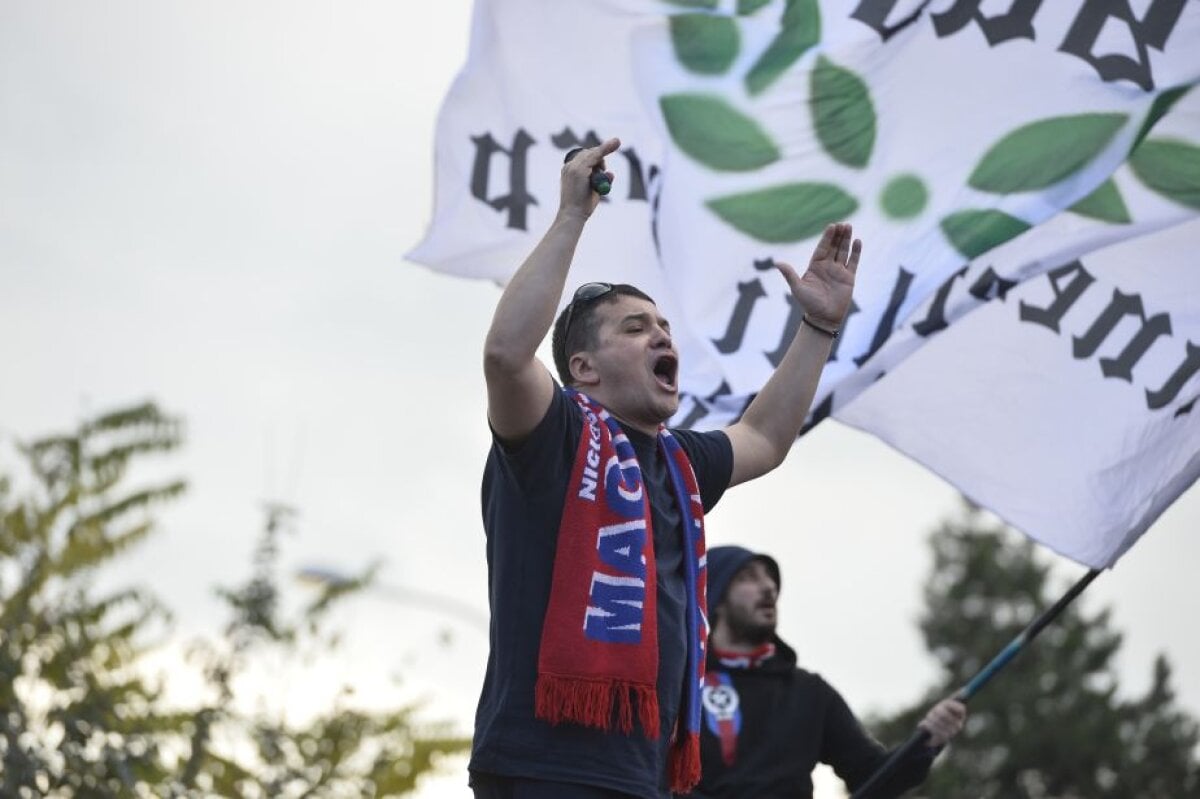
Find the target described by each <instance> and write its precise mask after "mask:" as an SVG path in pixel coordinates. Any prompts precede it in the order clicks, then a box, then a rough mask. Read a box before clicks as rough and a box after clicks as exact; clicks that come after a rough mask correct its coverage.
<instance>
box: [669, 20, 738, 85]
mask: <svg viewBox="0 0 1200 799" xmlns="http://www.w3.org/2000/svg"><path fill="white" fill-rule="evenodd" d="M671 44H672V45H673V46H674V48H675V57H676V58H677V59H679V63H680V64H683V66H684V67H685V68H686V69H688V70H690V71H692V72H695V73H697V74H700V75H720V74H722V73H723V72H725V71H726V70H727V69H729V65H730V64H732V63H733V59H735V58H736V57H737V53H738V29H737V23H736V22H735V21H734V20H733V19H732V18H730V17H722V16H717V15H713V14H674V15H672V16H671Z"/></svg>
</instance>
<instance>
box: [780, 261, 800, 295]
mask: <svg viewBox="0 0 1200 799" xmlns="http://www.w3.org/2000/svg"><path fill="white" fill-rule="evenodd" d="M775 268H776V269H778V270H779V274H781V275H783V279H784V280H786V281H787V284H788V288H789V289H791V291H792V293H793V294H795V293H796V288H797V286H798V285H799V284H800V275H798V274H796V270H795V269H794V268H793V267H792V265H791V264H785V263H784V262H783V261H776V262H775Z"/></svg>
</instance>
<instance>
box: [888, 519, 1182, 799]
mask: <svg viewBox="0 0 1200 799" xmlns="http://www.w3.org/2000/svg"><path fill="white" fill-rule="evenodd" d="M930 542H931V546H932V549H933V560H934V562H933V569H932V572H931V574H930V577H929V580H928V582H927V584H926V588H925V611H924V613H923V615H922V617H921V620H920V628H921V632H922V634H923V636H924V639H925V645H926V647H927V648H928V650H929V652H930V653H931V654H932V655H933V657H934V659H935V660H936V661H937V663H938V666H939V669H940V676H939V678H938V679H937V682H936V685H934V686H932V687H931V688H930V689H929V690H928V691H926V692H925V694H924V696H922V697H921V698H920V699H918V700H917V701H916V702H915V703H913V705H912V706H911V707H909V708H907V709H905V710H903V711H901V712H899V713H897V714H896V715H895V716H892V717H889V718H885V719H879V720H877V721H876V722H875V723H874V724H873V725H872V728H873V732H874V733H875V734H876V735H877V736H878V737H879V739H880V740H885V741H899V740H904V739H905V738H907V737H908V735H909V734H910V733H911V732H912V731H913V730H914V729H915V727H916V724H917V722H918V721H919V720H920V718H921V716H922V714H923V713H924V712H925V710H926V709H927V708H928V707H929V706H930V705H931V704H932V703H933V702H935V701H937V700H938V699H940V698H941V697H944V696H947V695H949V694H950V693H952V692H953V691H955V690H957V689H958V688H960V687H961V686H963V685H965V684H966V683H967V682H968V681H969V680H970V679H971V677H973V676H974V675H975V674H976V673H977V672H978V671H979V670H980V669H981V668H982V667H983V666H984V665H986V664H987V663H988V661H990V660H991V658H992V657H993V656H994V655H995V654H997V653H998V652H999V651H1000V650H1001V649H1002V648H1003V647H1004V646H1005V645H1006V644H1007V643H1008V642H1009V641H1011V640H1012V639H1013V638H1014V637H1015V636H1016V635H1017V634H1018V633H1019V632H1020V631H1021V630H1022V629H1023V628H1024V627H1025V626H1026V625H1027V624H1028V623H1029V622H1030V621H1032V620H1033V619H1034V618H1035V617H1036V616H1037V614H1039V613H1040V612H1041V611H1043V610H1044V609H1046V608H1047V607H1049V606H1050V605H1052V604H1053V603H1054V601H1055V600H1057V598H1058V597H1059V596H1061V594H1062V593H1063V592H1064V591H1065V590H1066V588H1067V585H1068V584H1067V583H1064V584H1062V585H1058V584H1057V582H1058V581H1057V580H1052V576H1051V569H1050V566H1049V565H1048V563H1047V561H1046V559H1045V558H1043V557H1042V556H1040V554H1039V553H1038V552H1037V550H1036V548H1035V546H1034V544H1032V543H1031V542H1030V541H1029V540H1028V539H1026V538H1025V537H1023V536H1020V535H1019V534H1017V533H1016V532H1014V531H1013V530H1011V529H1010V528H1007V527H1005V526H1004V525H1003V524H1001V523H999V522H997V521H996V520H995V519H994V517H991V516H990V515H989V514H986V513H985V512H983V511H981V510H979V509H978V508H975V507H969V506H968V507H966V508H965V510H964V511H963V512H962V513H961V514H960V515H959V517H958V518H955V519H951V520H948V521H946V522H944V523H943V524H942V525H941V526H940V528H939V529H938V530H936V531H935V532H934V534H933V535H932V536H931V539H930ZM1085 605H1086V594H1084V595H1083V596H1082V597H1080V598H1078V599H1076V600H1075V602H1074V603H1072V604H1071V605H1069V606H1068V607H1067V608H1066V610H1064V611H1063V613H1062V614H1061V615H1059V616H1058V617H1057V618H1056V619H1055V620H1054V621H1053V622H1052V623H1051V624H1050V625H1049V626H1048V627H1046V628H1045V629H1044V630H1043V631H1042V633H1041V634H1040V635H1039V637H1038V638H1037V639H1036V640H1035V641H1034V642H1033V643H1032V644H1030V646H1029V648H1028V650H1027V651H1025V652H1023V653H1021V654H1020V655H1018V656H1017V657H1016V658H1015V659H1014V660H1013V661H1012V662H1011V663H1009V665H1008V666H1007V667H1006V668H1005V669H1004V670H1003V671H1002V672H1000V673H999V674H998V675H997V676H996V677H995V678H994V679H993V680H992V681H991V682H989V683H988V685H987V686H986V687H985V688H984V689H983V690H982V691H981V692H980V693H978V694H977V695H976V696H975V697H974V698H972V700H971V702H970V717H969V719H968V722H967V727H966V729H965V731H964V732H963V734H962V735H961V736H959V738H957V739H956V740H955V741H954V742H953V743H952V744H951V748H950V751H948V752H947V753H946V754H945V755H944V756H943V757H942V758H941V761H940V762H939V763H938V764H937V765H936V766H935V767H934V769H933V771H932V772H931V774H930V776H929V779H928V780H927V781H926V782H925V784H924V785H923V786H922V787H921V788H920V789H918V793H919V795H921V796H928V797H933V798H934V799H941V797H946V798H947V799H949V797H956V798H957V797H963V796H971V797H981V799H991V798H992V797H995V798H996V799H999V798H1000V797H1004V799H1187V798H1188V797H1200V762H1198V761H1197V757H1196V750H1197V744H1198V743H1200V725H1197V722H1196V721H1195V720H1194V719H1192V718H1190V717H1189V716H1188V715H1187V714H1186V713H1185V712H1183V711H1182V710H1181V709H1179V708H1178V706H1177V705H1176V703H1175V697H1174V693H1173V691H1172V689H1171V685H1170V682H1171V680H1170V677H1171V670H1170V667H1169V666H1168V664H1167V661H1166V659H1165V658H1164V657H1162V656H1159V657H1158V658H1157V660H1156V661H1155V664H1154V671H1153V675H1152V684H1151V687H1150V689H1149V690H1148V691H1147V693H1146V695H1145V696H1144V697H1142V698H1140V699H1134V700H1128V699H1123V698H1121V697H1120V696H1118V681H1117V675H1116V671H1115V667H1114V663H1113V657H1114V655H1115V654H1116V653H1117V651H1118V650H1119V648H1120V646H1121V634H1120V633H1118V632H1116V631H1114V630H1113V629H1112V627H1111V623H1110V613H1109V611H1108V610H1107V609H1104V610H1100V611H1097V612H1095V613H1088V612H1087V611H1086V610H1085V609H1084V607H1085Z"/></svg>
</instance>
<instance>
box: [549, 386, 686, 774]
mask: <svg viewBox="0 0 1200 799" xmlns="http://www.w3.org/2000/svg"><path fill="white" fill-rule="evenodd" d="M565 390H566V391H567V394H568V395H569V396H570V397H571V398H572V399H573V400H574V401H575V402H576V403H578V404H579V407H580V408H581V409H582V411H583V419H584V422H583V435H582V436H581V437H580V441H579V449H578V450H577V451H576V454H575V464H574V467H573V468H572V470H571V480H570V482H569V483H568V486H567V496H566V501H565V502H564V504H563V515H562V521H561V522H560V523H559V530H558V544H557V550H556V552H555V556H554V576H553V582H552V583H551V588H550V601H549V604H548V606H547V608H546V617H545V620H544V622H543V626H542V641H541V648H540V650H539V651H538V678H537V688H536V699H535V703H536V704H535V708H534V714H535V715H536V716H537V717H538V718H540V719H543V720H545V721H548V722H550V723H551V724H559V723H562V722H573V723H575V724H583V725H586V726H589V727H596V728H598V729H603V730H620V731H621V732H622V733H624V734H626V735H628V734H630V733H632V732H633V718H634V716H635V715H636V716H637V719H638V723H639V725H640V727H641V730H642V733H643V734H645V735H646V736H647V737H648V738H658V737H659V735H660V734H661V731H660V730H659V721H658V692H657V681H658V623H657V618H658V617H657V615H656V613H657V602H656V599H657V593H656V592H657V584H656V579H655V575H656V572H655V564H654V531H653V527H652V522H651V514H650V500H649V497H648V496H647V494H646V490H645V486H644V484H643V482H642V472H641V468H640V467H639V466H638V461H637V455H636V454H635V452H634V449H633V445H632V444H631V443H630V441H629V439H628V437H627V436H626V435H625V433H624V431H622V430H621V426H620V425H619V424H618V423H617V420H616V419H615V418H613V416H612V415H611V414H609V412H608V411H607V410H605V409H604V407H603V406H601V405H599V404H598V403H596V402H594V401H593V400H591V399H590V398H589V397H587V396H586V395H584V394H582V393H580V392H578V391H575V390H573V389H565ZM658 446H659V449H660V451H662V452H663V454H664V456H665V458H664V460H665V462H666V465H667V471H668V473H669V474H670V477H671V486H672V488H673V489H674V491H675V497H676V501H677V503H678V505H679V511H680V515H681V517H682V521H683V525H682V526H683V530H684V536H683V553H684V557H683V562H684V579H685V581H686V586H687V596H688V605H687V609H686V617H687V618H686V620H685V624H686V630H687V639H688V642H689V645H688V653H687V667H686V670H685V672H684V674H685V679H686V680H687V684H686V686H685V690H684V692H683V707H682V708H680V713H679V721H678V724H677V728H676V729H675V730H673V731H672V739H671V747H670V752H669V754H668V762H667V769H668V773H669V779H670V787H671V790H672V791H674V792H676V793H686V792H687V791H689V790H690V789H691V788H692V787H694V786H695V785H696V784H697V783H698V782H699V781H700V686H701V685H702V683H703V681H704V661H705V657H706V652H705V646H706V642H707V639H708V619H707V618H706V617H705V614H704V608H705V607H706V599H705V557H704V508H703V505H702V504H701V500H700V489H699V486H698V484H697V482H696V475H695V473H694V472H693V471H692V465H691V463H690V462H689V461H688V458H687V454H686V453H684V451H683V449H682V448H681V447H680V446H679V442H678V441H676V440H675V438H674V437H673V436H672V435H671V434H670V433H669V432H668V431H667V429H666V428H665V427H662V428H660V429H659V432H658Z"/></svg>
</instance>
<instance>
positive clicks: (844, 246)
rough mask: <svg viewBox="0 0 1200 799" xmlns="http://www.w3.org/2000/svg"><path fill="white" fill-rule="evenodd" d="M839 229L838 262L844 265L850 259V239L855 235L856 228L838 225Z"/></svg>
mask: <svg viewBox="0 0 1200 799" xmlns="http://www.w3.org/2000/svg"><path fill="white" fill-rule="evenodd" d="M838 228H839V230H838V241H837V245H838V247H837V262H838V263H839V264H844V263H846V259H847V258H849V257H850V238H851V236H853V235H854V228H852V227H850V226H849V225H838Z"/></svg>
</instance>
